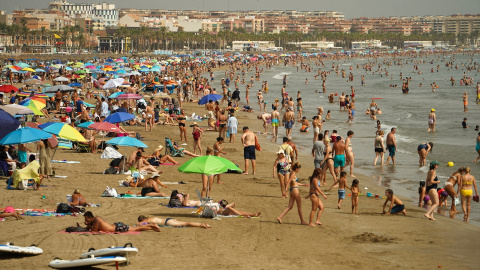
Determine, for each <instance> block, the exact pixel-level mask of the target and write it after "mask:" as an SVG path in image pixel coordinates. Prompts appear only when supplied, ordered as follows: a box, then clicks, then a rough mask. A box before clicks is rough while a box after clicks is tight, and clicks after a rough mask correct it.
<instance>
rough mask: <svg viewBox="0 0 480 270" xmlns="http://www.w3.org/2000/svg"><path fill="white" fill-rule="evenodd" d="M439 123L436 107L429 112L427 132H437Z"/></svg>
mask: <svg viewBox="0 0 480 270" xmlns="http://www.w3.org/2000/svg"><path fill="white" fill-rule="evenodd" d="M436 123H437V116H436V115H435V109H434V108H432V109H431V110H430V114H428V130H427V132H430V130H431V131H432V132H435V125H436Z"/></svg>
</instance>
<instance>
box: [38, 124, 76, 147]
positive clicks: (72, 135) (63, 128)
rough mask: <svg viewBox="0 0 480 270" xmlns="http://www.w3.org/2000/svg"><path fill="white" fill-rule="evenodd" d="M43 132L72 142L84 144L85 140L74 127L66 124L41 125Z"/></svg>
mask: <svg viewBox="0 0 480 270" xmlns="http://www.w3.org/2000/svg"><path fill="white" fill-rule="evenodd" d="M38 127H39V128H41V129H42V130H43V131H45V132H48V133H51V134H55V135H57V136H59V137H60V138H64V139H67V140H70V141H79V142H84V141H85V138H84V137H83V136H82V134H80V132H78V131H77V130H76V129H75V128H73V127H72V126H70V125H68V124H65V123H58V122H47V123H45V124H42V125H39V126H38Z"/></svg>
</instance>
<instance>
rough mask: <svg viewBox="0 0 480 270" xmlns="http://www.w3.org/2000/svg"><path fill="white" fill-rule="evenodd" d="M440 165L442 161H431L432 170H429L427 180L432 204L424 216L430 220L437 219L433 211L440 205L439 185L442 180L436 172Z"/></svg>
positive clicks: (427, 192)
mask: <svg viewBox="0 0 480 270" xmlns="http://www.w3.org/2000/svg"><path fill="white" fill-rule="evenodd" d="M438 165H440V163H438V162H437V161H435V160H434V161H432V162H430V170H429V171H428V174H427V180H426V190H425V193H426V194H427V195H428V196H429V197H430V200H431V201H432V206H431V207H430V209H428V211H427V213H425V215H424V216H425V217H426V218H428V219H430V220H436V219H434V218H433V212H435V209H437V207H438V193H437V185H438V184H439V183H440V180H438V177H437V173H436V170H437V169H438Z"/></svg>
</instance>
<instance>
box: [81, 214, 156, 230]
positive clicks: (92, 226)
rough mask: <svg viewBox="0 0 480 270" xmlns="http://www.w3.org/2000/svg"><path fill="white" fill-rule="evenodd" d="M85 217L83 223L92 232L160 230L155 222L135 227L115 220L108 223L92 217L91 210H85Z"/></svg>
mask: <svg viewBox="0 0 480 270" xmlns="http://www.w3.org/2000/svg"><path fill="white" fill-rule="evenodd" d="M83 217H84V218H85V225H87V229H88V230H89V231H92V232H121V233H122V232H128V231H132V232H135V231H148V230H154V231H156V232H159V231H160V228H159V227H158V225H157V224H145V225H138V226H136V227H131V228H130V227H129V226H128V225H125V224H124V223H122V222H116V223H114V224H110V223H108V222H106V221H105V220H103V219H101V218H100V217H94V216H93V214H92V212H90V211H87V212H85V214H83Z"/></svg>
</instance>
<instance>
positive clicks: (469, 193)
mask: <svg viewBox="0 0 480 270" xmlns="http://www.w3.org/2000/svg"><path fill="white" fill-rule="evenodd" d="M460 193H461V194H462V196H463V197H471V196H472V194H473V190H471V189H462V190H460Z"/></svg>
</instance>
